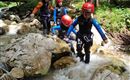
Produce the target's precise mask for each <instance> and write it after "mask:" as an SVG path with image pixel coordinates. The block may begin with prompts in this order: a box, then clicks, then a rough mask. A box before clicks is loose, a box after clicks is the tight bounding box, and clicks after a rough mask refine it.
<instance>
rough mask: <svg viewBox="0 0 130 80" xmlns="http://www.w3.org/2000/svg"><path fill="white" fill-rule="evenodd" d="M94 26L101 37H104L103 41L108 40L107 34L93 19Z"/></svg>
mask: <svg viewBox="0 0 130 80" xmlns="http://www.w3.org/2000/svg"><path fill="white" fill-rule="evenodd" d="M92 24H93V25H94V26H95V28H96V29H97V31H98V32H99V34H100V36H101V37H102V39H103V40H106V39H107V37H106V35H105V33H104V32H103V30H102V28H101V26H100V24H99V23H98V22H97V20H96V19H92Z"/></svg>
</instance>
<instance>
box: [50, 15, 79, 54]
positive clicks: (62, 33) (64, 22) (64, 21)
mask: <svg viewBox="0 0 130 80" xmlns="http://www.w3.org/2000/svg"><path fill="white" fill-rule="evenodd" d="M72 22H73V20H72V18H71V17H70V16H69V15H67V14H66V15H63V16H62V17H61V22H60V24H59V25H56V26H54V27H52V29H51V32H52V34H53V35H56V30H58V32H59V33H58V37H59V38H60V39H62V40H64V41H66V42H67V43H70V48H71V51H72V52H74V47H73V45H72V43H71V41H70V40H69V39H71V40H72V38H71V37H70V38H69V39H68V38H67V37H66V32H67V31H68V29H69V26H70V25H71V24H72ZM72 32H73V33H74V34H77V32H76V30H75V29H73V30H72Z"/></svg>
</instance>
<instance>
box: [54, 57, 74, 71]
mask: <svg viewBox="0 0 130 80" xmlns="http://www.w3.org/2000/svg"><path fill="white" fill-rule="evenodd" d="M75 63H76V61H75V60H74V58H73V57H70V56H66V57H62V58H60V59H59V60H57V61H56V62H54V64H53V67H54V68H55V69H62V68H65V67H68V66H70V65H73V64H75Z"/></svg>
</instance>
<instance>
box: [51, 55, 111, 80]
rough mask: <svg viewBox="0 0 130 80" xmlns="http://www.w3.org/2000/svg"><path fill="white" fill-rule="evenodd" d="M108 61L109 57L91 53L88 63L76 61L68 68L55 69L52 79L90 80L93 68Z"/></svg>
mask: <svg viewBox="0 0 130 80" xmlns="http://www.w3.org/2000/svg"><path fill="white" fill-rule="evenodd" d="M109 61H110V60H109V59H106V58H103V57H99V56H98V55H94V54H93V55H91V59H90V64H85V63H83V62H78V63H77V64H75V65H74V66H72V67H70V68H68V69H63V70H59V71H57V72H56V73H55V75H54V76H53V78H54V80H91V77H92V75H93V73H94V72H95V70H96V69H97V68H98V67H99V66H100V65H102V64H105V63H108V62H109ZM101 62H102V63H101Z"/></svg>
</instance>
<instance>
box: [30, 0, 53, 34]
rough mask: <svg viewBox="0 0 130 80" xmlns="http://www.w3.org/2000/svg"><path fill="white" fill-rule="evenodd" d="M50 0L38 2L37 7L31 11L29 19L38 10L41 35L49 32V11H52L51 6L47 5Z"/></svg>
mask: <svg viewBox="0 0 130 80" xmlns="http://www.w3.org/2000/svg"><path fill="white" fill-rule="evenodd" d="M49 1H50V0H40V1H39V2H38V4H37V6H36V7H35V8H34V9H33V11H32V14H31V17H34V15H35V14H36V13H37V12H38V10H39V9H40V18H41V23H42V24H43V34H44V35H46V34H49V32H50V28H51V25H50V10H53V8H52V6H50V5H49Z"/></svg>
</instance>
